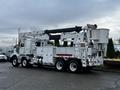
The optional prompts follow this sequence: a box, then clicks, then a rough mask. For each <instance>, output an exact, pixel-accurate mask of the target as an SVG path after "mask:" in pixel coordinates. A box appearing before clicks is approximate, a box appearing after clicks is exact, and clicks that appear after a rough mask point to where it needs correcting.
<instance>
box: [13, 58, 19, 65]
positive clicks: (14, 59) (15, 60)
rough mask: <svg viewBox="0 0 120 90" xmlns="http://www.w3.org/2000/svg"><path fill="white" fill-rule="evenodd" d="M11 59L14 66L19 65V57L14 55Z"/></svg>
mask: <svg viewBox="0 0 120 90" xmlns="http://www.w3.org/2000/svg"><path fill="white" fill-rule="evenodd" d="M11 60H12V65H13V67H18V66H19V63H18V58H17V57H12V58H11Z"/></svg>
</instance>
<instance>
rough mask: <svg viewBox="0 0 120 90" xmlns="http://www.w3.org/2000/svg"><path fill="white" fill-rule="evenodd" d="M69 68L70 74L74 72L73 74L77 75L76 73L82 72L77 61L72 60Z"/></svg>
mask: <svg viewBox="0 0 120 90" xmlns="http://www.w3.org/2000/svg"><path fill="white" fill-rule="evenodd" d="M68 66H69V67H68V68H69V71H70V72H73V73H75V72H79V71H80V69H81V68H80V67H81V66H80V64H79V63H78V61H75V60H72V61H70V62H69V65H68Z"/></svg>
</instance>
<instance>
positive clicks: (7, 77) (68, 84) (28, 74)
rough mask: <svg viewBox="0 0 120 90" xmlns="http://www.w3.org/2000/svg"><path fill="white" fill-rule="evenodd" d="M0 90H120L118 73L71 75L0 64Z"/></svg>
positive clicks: (94, 72) (119, 75)
mask: <svg viewBox="0 0 120 90" xmlns="http://www.w3.org/2000/svg"><path fill="white" fill-rule="evenodd" d="M0 90H120V73H114V72H102V71H92V72H90V73H79V74H73V73H68V72H58V71H55V70H53V69H46V68H28V69H26V68H22V67H19V68H15V67H12V65H11V64H10V63H0Z"/></svg>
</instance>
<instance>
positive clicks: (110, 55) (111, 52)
mask: <svg viewBox="0 0 120 90" xmlns="http://www.w3.org/2000/svg"><path fill="white" fill-rule="evenodd" d="M107 57H108V58H114V57H115V49H114V45H113V40H112V38H110V39H109V42H108V45H107Z"/></svg>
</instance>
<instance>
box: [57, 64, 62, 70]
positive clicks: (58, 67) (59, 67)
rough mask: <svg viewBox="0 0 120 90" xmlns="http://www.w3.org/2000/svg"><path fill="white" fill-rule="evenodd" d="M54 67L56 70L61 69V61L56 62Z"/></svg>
mask: <svg viewBox="0 0 120 90" xmlns="http://www.w3.org/2000/svg"><path fill="white" fill-rule="evenodd" d="M56 68H57V69H58V70H62V68H63V65H62V63H61V62H57V64H56Z"/></svg>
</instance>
